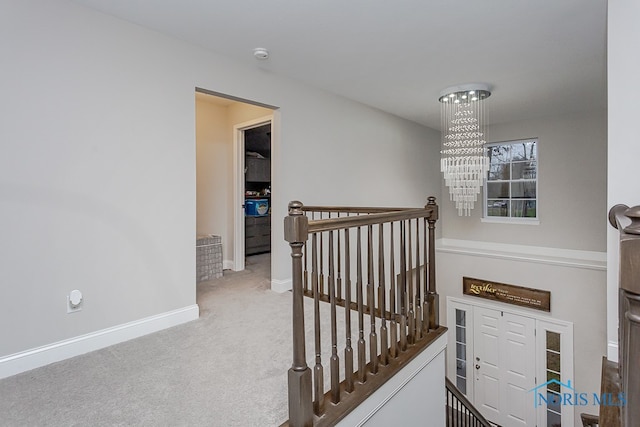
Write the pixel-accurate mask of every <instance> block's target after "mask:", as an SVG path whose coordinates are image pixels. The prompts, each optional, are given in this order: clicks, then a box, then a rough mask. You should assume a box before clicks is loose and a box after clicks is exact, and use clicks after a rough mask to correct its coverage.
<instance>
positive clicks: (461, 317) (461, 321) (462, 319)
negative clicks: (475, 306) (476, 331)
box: [456, 308, 467, 326]
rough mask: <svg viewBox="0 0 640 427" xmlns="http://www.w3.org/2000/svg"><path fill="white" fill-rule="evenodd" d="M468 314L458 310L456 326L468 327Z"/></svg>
mask: <svg viewBox="0 0 640 427" xmlns="http://www.w3.org/2000/svg"><path fill="white" fill-rule="evenodd" d="M466 317H467V312H466V311H464V310H458V309H457V308H456V325H460V326H466Z"/></svg>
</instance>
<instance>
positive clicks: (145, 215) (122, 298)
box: [0, 0, 440, 355]
mask: <svg viewBox="0 0 640 427" xmlns="http://www.w3.org/2000/svg"><path fill="white" fill-rule="evenodd" d="M0 17H2V18H1V19H2V25H0V36H1V37H0V54H1V55H2V57H3V58H4V61H3V71H2V74H3V78H2V79H0V92H1V93H2V98H1V99H2V101H1V104H0V105H1V106H2V111H0V112H1V113H2V114H1V117H2V126H0V141H1V144H2V155H1V156H0V215H1V221H0V224H2V236H3V238H2V240H1V241H0V260H1V261H0V262H1V263H2V268H0V277H1V281H0V283H1V286H2V288H1V290H0V292H1V296H0V324H2V325H17V327H15V328H2V329H1V332H0V333H1V334H2V336H1V337H0V355H8V354H12V353H16V352H21V351H24V350H27V349H31V348H34V347H38V346H43V345H47V344H49V343H52V342H56V341H59V340H64V339H67V338H70V337H76V336H79V335H82V334H86V333H90V332H93V331H98V330H101V329H104V328H109V327H112V326H115V325H119V324H122V323H125V322H129V321H133V320H137V319H141V318H143V317H146V316H151V315H155V314H158V313H164V312H167V311H170V310H174V309H178V308H181V307H186V306H190V305H193V304H194V303H195V245H194V238H195V234H196V162H195V158H196V146H195V108H194V89H195V88H196V87H201V88H204V89H209V90H213V91H216V92H221V93H228V94H233V95H235V96H238V97H241V98H244V99H251V100H255V101H258V102H262V103H264V104H268V105H276V106H278V107H280V111H279V112H277V113H276V115H275V123H274V127H275V128H276V129H277V130H278V131H279V133H280V137H279V138H278V139H277V140H275V141H274V154H275V158H274V160H273V163H274V171H273V181H274V182H273V189H274V198H273V218H274V221H273V223H274V226H273V233H274V236H282V235H283V227H282V221H278V220H277V218H282V217H283V216H284V215H285V214H286V205H287V202H288V201H289V200H292V199H301V200H303V201H304V202H306V203H345V204H363V203H366V204H368V205H369V204H374V205H407V206H420V205H423V204H424V203H425V200H426V197H427V196H428V195H431V194H435V195H439V193H440V185H439V181H438V179H439V173H438V170H437V165H438V158H437V150H438V148H437V145H438V135H437V133H436V132H433V131H429V130H427V129H425V128H424V127H422V126H419V125H416V124H414V123H410V122H407V121H405V120H402V119H399V118H397V117H393V116H390V115H387V114H385V113H382V112H380V111H378V110H374V109H371V108H368V107H365V106H363V105H360V104H357V103H355V102H351V101H348V100H346V99H344V98H340V97H338V96H335V95H332V94H328V93H325V92H321V91H318V90H316V89H312V88H310V87H306V86H303V85H301V84H299V83H296V82H293V81H291V80H287V79H283V78H280V77H277V76H274V75H272V74H270V73H264V72H262V70H260V69H259V68H258V66H257V65H256V67H255V68H251V67H245V66H240V65H238V64H236V63H234V62H231V61H229V60H227V59H225V58H223V57H220V56H217V55H215V54H212V53H209V52H207V51H204V50H202V49H201V48H198V47H194V46H190V45H187V44H185V43H183V42H180V41H177V40H174V39H171V38H168V37H164V36H162V35H160V34H158V33H156V32H153V31H150V30H146V29H143V28H141V27H138V26H135V25H133V24H130V23H127V22H124V21H121V20H118V19H115V18H113V17H109V16H107V15H103V14H100V13H98V12H95V11H93V10H90V9H85V8H83V7H81V6H78V5H76V4H74V3H71V2H68V1H64V0H33V1H29V2H23V1H20V0H9V1H4V2H2V3H0ZM247 82H250V84H248V83H247ZM338 188H339V189H340V191H336V189H338ZM274 242H275V243H276V244H274V247H273V252H272V259H273V261H272V263H273V268H272V277H273V279H274V280H281V281H286V280H287V279H289V278H290V258H289V255H288V245H287V244H286V243H285V242H284V240H281V239H276V240H274ZM278 242H279V243H278ZM74 288H78V289H80V290H82V291H83V292H84V294H85V306H84V309H83V311H82V312H79V313H75V314H72V315H69V314H67V313H66V309H65V307H66V306H65V304H66V303H65V298H66V295H67V294H68V292H69V291H70V290H72V289H74Z"/></svg>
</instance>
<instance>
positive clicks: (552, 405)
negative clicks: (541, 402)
mask: <svg viewBox="0 0 640 427" xmlns="http://www.w3.org/2000/svg"><path fill="white" fill-rule="evenodd" d="M561 403H562V397H561V396H560V395H559V394H558V393H554V392H552V391H548V392H547V409H550V410H552V411H554V412H560V404H561Z"/></svg>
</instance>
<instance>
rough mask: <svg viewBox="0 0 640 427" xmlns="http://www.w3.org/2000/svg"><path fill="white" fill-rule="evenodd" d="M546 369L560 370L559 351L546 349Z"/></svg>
mask: <svg viewBox="0 0 640 427" xmlns="http://www.w3.org/2000/svg"><path fill="white" fill-rule="evenodd" d="M547 369H550V370H552V371H556V372H560V353H555V352H552V351H547Z"/></svg>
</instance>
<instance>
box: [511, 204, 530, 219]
mask: <svg viewBox="0 0 640 427" xmlns="http://www.w3.org/2000/svg"><path fill="white" fill-rule="evenodd" d="M511 208H512V209H511V216H513V217H518V218H535V217H536V201H535V200H514V201H512V202H511Z"/></svg>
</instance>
